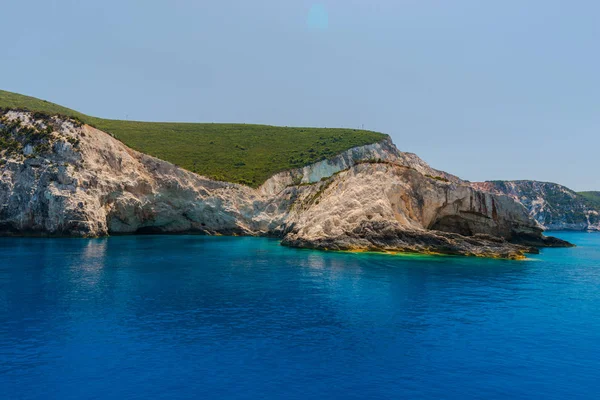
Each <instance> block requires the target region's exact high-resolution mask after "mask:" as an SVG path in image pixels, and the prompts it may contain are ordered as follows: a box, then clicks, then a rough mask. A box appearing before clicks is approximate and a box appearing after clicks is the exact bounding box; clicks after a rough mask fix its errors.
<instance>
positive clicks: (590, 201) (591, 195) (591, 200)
mask: <svg viewBox="0 0 600 400" xmlns="http://www.w3.org/2000/svg"><path fill="white" fill-rule="evenodd" d="M577 194H578V195H579V196H581V197H583V198H584V199H585V202H586V204H587V205H588V206H589V207H591V208H594V209H596V210H600V192H578V193H577Z"/></svg>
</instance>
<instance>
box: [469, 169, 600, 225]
mask: <svg viewBox="0 0 600 400" xmlns="http://www.w3.org/2000/svg"><path fill="white" fill-rule="evenodd" d="M472 186H473V187H474V188H476V189H478V190H482V191H487V192H491V193H496V194H503V195H507V196H509V197H511V198H512V199H514V200H515V201H517V202H520V203H521V204H523V206H524V207H525V208H526V209H527V210H528V212H529V215H530V216H531V217H532V218H533V219H535V220H536V221H537V222H538V223H539V224H540V225H541V226H542V227H543V228H544V229H548V230H577V231H598V230H600V207H598V205H597V204H594V201H593V196H591V195H589V193H590V192H588V196H587V197H586V196H585V193H582V194H580V193H576V192H574V191H573V190H571V189H569V188H567V187H565V186H562V185H558V184H556V183H549V182H537V181H491V182H478V183H472Z"/></svg>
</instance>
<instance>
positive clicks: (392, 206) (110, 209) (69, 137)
mask: <svg viewBox="0 0 600 400" xmlns="http://www.w3.org/2000/svg"><path fill="white" fill-rule="evenodd" d="M0 149H2V150H1V155H2V163H0V234H4V235H6V234H16V235H23V234H35V235H70V236H83V237H93V236H102V235H107V234H122V233H160V232H162V233H177V232H179V233H181V232H198V233H206V234H240V235H276V236H279V237H282V238H284V243H286V244H288V245H295V246H303V247H315V248H323V249H325V248H329V249H345V250H385V251H417V252H439V253H449V254H468V255H481V256H499V257H508V258H518V257H521V256H522V255H523V254H524V252H526V251H532V249H530V248H529V247H525V246H522V245H519V244H511V243H509V241H512V242H519V241H520V242H522V243H525V244H526V245H527V246H529V245H548V244H551V243H548V242H546V241H545V239H544V238H543V237H542V235H541V229H540V228H539V227H538V226H537V224H536V223H535V221H533V220H532V219H530V218H529V217H528V215H527V213H526V211H525V209H524V208H523V207H522V206H521V205H520V204H517V203H515V202H514V201H513V200H511V199H510V198H508V197H506V196H497V195H494V194H490V193H482V192H479V191H477V190H475V189H473V188H472V187H470V186H468V185H467V184H465V183H463V182H462V181H460V180H459V179H458V178H456V177H454V176H452V175H449V174H445V173H442V172H440V171H436V170H434V169H432V168H430V167H429V166H428V165H427V164H426V163H424V162H423V161H422V160H420V159H419V158H418V157H416V156H414V155H411V154H406V153H401V152H398V151H397V149H396V148H395V147H394V146H393V144H392V143H391V142H390V141H389V140H386V141H383V142H381V143H377V144H374V145H370V146H365V147H363V148H357V149H351V150H349V151H347V152H346V153H344V154H342V155H340V156H338V157H336V158H334V159H332V160H326V161H322V162H320V163H316V164H313V165H311V166H307V167H305V168H302V169H300V170H295V171H288V172H284V173H281V174H278V175H276V176H274V177H272V178H271V179H270V180H269V181H267V182H266V183H265V184H264V185H263V186H262V187H261V188H260V189H258V190H254V189H252V188H249V187H246V186H242V185H236V184H230V183H225V182H217V181H212V180H210V179H206V178H204V177H201V176H198V175H196V174H194V173H191V172H188V171H185V170H182V169H180V168H177V167H176V166H174V165H172V164H169V163H167V162H164V161H161V160H158V159H155V158H153V157H149V156H146V155H143V154H140V153H138V152H135V151H133V150H131V149H129V148H127V147H126V146H125V145H123V144H122V143H121V142H119V141H117V140H115V139H114V138H113V137H111V136H110V135H108V134H106V133H104V132H101V131H98V130H96V129H94V128H92V127H90V126H87V125H80V124H78V123H77V122H75V121H72V120H64V119H60V118H57V117H52V118H50V117H45V116H42V115H32V114H30V113H24V112H15V111H11V112H8V113H6V114H4V115H2V116H1V117H0ZM525 239H526V240H525ZM563 244H564V243H563Z"/></svg>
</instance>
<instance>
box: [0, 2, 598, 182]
mask: <svg viewBox="0 0 600 400" xmlns="http://www.w3.org/2000/svg"><path fill="white" fill-rule="evenodd" d="M0 3H1V8H0V9H1V10H2V11H1V13H2V16H3V18H2V31H3V34H2V39H3V40H2V49H1V50H0V88H1V89H4V90H9V91H13V92H19V93H23V94H27V95H31V96H35V97H39V98H43V99H46V100H49V101H53V102H55V103H59V104H61V105H64V106H67V107H70V108H74V109H76V110H78V111H81V112H84V113H86V114H90V115H94V116H99V117H105V118H116V119H130V120H148V121H186V122H244V123H260V124H270V125H283V126H318V127H350V128H357V127H363V126H364V128H365V129H369V130H374V131H379V132H384V133H387V134H389V135H390V136H391V137H392V138H393V140H394V142H395V143H396V145H397V147H398V148H399V149H400V150H402V151H410V152H414V153H417V154H418V155H419V156H420V157H421V158H423V159H424V160H426V161H427V162H428V163H430V164H431V165H432V166H433V167H435V168H438V169H442V170H445V171H448V172H451V173H454V174H456V175H458V176H460V177H462V178H463V179H468V180H471V181H482V180H494V179H536V180H542V181H550V182H557V183H561V184H564V185H567V186H569V187H571V188H572V189H575V190H600V179H599V178H598V167H597V166H598V157H597V154H598V148H599V147H600V51H599V50H600V24H599V23H598V19H599V18H600V2H598V1H595V0H590V1H586V0H580V1H576V2H567V1H564V0H560V1H554V0H528V1H523V0H502V1H482V0H452V1H448V0H437V1H434V0H360V1H359V0H329V1H327V0H323V1H320V2H315V1H305V0H252V1H251V0H237V1H234V0H214V1H213V0H195V1H192V0H168V1H152V0H143V1H142V0H139V1H127V0H119V1H115V0H103V1H94V2H91V1H90V2H87V1H79V0H63V1H59V0H35V1H34V0H19V1H16V0H15V1H7V0H0Z"/></svg>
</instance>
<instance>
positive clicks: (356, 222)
mask: <svg viewBox="0 0 600 400" xmlns="http://www.w3.org/2000/svg"><path fill="white" fill-rule="evenodd" d="M313 192H314V193H311V194H310V195H309V196H307V197H305V198H304V199H302V200H301V201H298V202H297V203H296V207H297V208H296V209H295V210H294V213H293V216H292V218H291V219H290V221H291V226H290V229H289V233H288V234H287V235H286V237H285V238H284V241H283V243H284V244H288V245H295V246H302V247H314V248H321V249H334V250H354V251H370V250H382V251H411V252H430V253H445V254H463V255H475V256H494V255H495V256H501V257H505V258H506V257H507V258H519V257H521V256H523V254H524V252H528V251H532V250H531V249H528V248H525V247H523V246H521V245H514V244H511V243H510V242H522V243H524V244H525V245H526V246H545V245H546V243H544V240H545V239H544V238H543V236H542V235H541V228H540V227H539V226H538V225H537V224H536V223H535V221H533V220H531V219H530V218H529V216H528V215H527V212H526V210H525V209H524V208H523V207H522V206H521V205H520V204H518V203H515V202H514V201H513V200H511V199H510V198H508V197H506V196H496V195H493V194H491V193H483V192H479V191H477V190H475V189H473V188H472V187H470V186H469V185H467V184H463V183H453V182H444V181H440V180H439V179H435V178H429V177H426V176H424V175H423V174H421V173H419V172H418V171H416V170H414V169H412V168H408V167H404V166H400V165H397V164H392V163H365V164H359V165H357V166H355V167H353V168H351V169H349V170H347V171H344V172H342V173H340V174H338V175H336V176H334V177H332V178H331V179H330V180H328V181H326V182H322V183H320V184H319V186H318V187H316V188H314V189H313ZM525 238H527V239H528V240H525ZM534 238H535V239H534ZM558 243H560V242H558ZM562 244H563V245H566V243H564V242H562Z"/></svg>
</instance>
